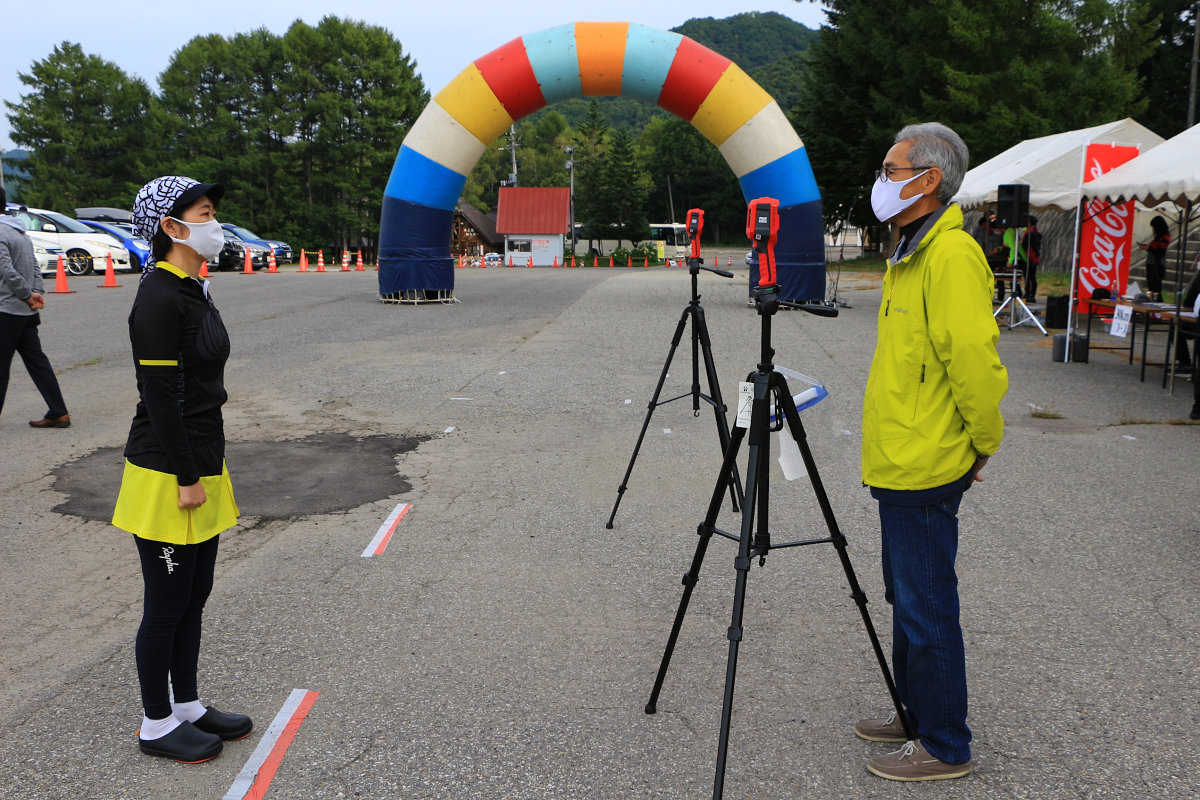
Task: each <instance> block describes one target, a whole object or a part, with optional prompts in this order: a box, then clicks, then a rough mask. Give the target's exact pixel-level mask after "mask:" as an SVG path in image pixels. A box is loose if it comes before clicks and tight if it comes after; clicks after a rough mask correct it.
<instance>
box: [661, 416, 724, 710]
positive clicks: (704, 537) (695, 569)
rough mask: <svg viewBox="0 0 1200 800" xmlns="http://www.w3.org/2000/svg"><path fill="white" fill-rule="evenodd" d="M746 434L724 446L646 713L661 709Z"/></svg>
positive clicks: (697, 530)
mask: <svg viewBox="0 0 1200 800" xmlns="http://www.w3.org/2000/svg"><path fill="white" fill-rule="evenodd" d="M744 434H745V430H744V429H743V428H735V429H734V431H733V438H732V439H731V441H730V444H729V447H727V448H725V458H724V460H723V461H722V462H721V474H720V475H719V476H718V477H717V485H716V488H715V489H713V494H712V499H711V500H710V501H709V504H708V513H707V514H706V515H705V517H704V522H702V523H700V526H699V527H698V528H697V529H696V532H697V533H698V534H699V535H700V541H699V542H697V543H696V554H695V555H694V556H693V557H692V565H691V567H690V568H688V571H687V574H685V575H684V576H683V597H681V598H680V599H679V610H678V611H676V612H675V622H674V624H672V625H671V635H670V636H669V637H667V647H666V649H665V650H664V651H663V657H662V661H661V662H660V663H659V665H658V676H657V677H656V678H655V679H654V688H653V689H652V690H651V691H650V700H649V701H648V702H647V703H646V713H647V714H653V713H655V712H656V711H658V695H659V693H660V692H661V691H662V686H663V681H665V680H666V678H667V669H668V668H669V667H670V666H671V656H672V655H673V654H674V652H675V643H676V642H677V641H678V640H679V630H680V629H681V628H682V627H683V617H684V615H685V614H687V609H688V603H690V602H691V599H692V590H693V589H694V588H695V587H696V582H697V581H698V580H699V579H700V565H701V564H702V563H703V562H704V553H705V551H706V550H707V549H708V543H709V542H710V541H711V540H712V535H713V528H714V527H716V524H717V515H718V514H719V513H720V511H721V500H722V499H723V498H724V497H725V486H726V480H727V476H728V474H729V470H730V469H731V468H732V466H733V463H734V460H735V459H736V458H737V451H738V447H739V446H740V445H741V443H742V436H743V435H744Z"/></svg>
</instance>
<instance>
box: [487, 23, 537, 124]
mask: <svg viewBox="0 0 1200 800" xmlns="http://www.w3.org/2000/svg"><path fill="white" fill-rule="evenodd" d="M475 66H476V67H478V69H479V72H480V74H481V75H483V80H484V81H485V82H486V83H487V85H488V88H490V89H491V90H492V91H493V92H495V94H496V99H497V100H499V101H500V104H501V105H503V106H504V110H505V111H507V112H508V115H509V116H510V117H512V118H513V119H514V120H518V119H524V118H525V117H527V116H529V115H530V114H532V113H533V112H534V111H537V110H538V109H539V108H542V107H543V106H545V105H546V98H545V97H543V96H542V87H541V85H540V84H539V83H538V80H537V77H535V76H534V74H533V65H532V64H530V63H529V55H528V54H527V53H526V52H525V43H524V42H522V41H521V40H520V39H513V40H512V41H511V42H509V43H508V44H506V45H503V46H502V47H497V48H496V49H495V50H493V51H492V52H490V53H488V54H487V55H485V56H483V57H481V58H478V59H476V60H475Z"/></svg>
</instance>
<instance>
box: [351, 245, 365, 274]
mask: <svg viewBox="0 0 1200 800" xmlns="http://www.w3.org/2000/svg"><path fill="white" fill-rule="evenodd" d="M354 271H355V272H366V271H367V268H366V267H364V266H363V263H362V250H359V251H358V266H357V267H355V268H354Z"/></svg>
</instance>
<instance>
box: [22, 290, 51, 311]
mask: <svg viewBox="0 0 1200 800" xmlns="http://www.w3.org/2000/svg"><path fill="white" fill-rule="evenodd" d="M25 302H26V303H27V304H28V305H29V307H30V308H31V309H32V310H34V311H38V310H40V309H43V308H45V307H46V296H45V295H43V294H42V293H41V292H34V293H33V294H31V295H29V299H27V300H26V301H25Z"/></svg>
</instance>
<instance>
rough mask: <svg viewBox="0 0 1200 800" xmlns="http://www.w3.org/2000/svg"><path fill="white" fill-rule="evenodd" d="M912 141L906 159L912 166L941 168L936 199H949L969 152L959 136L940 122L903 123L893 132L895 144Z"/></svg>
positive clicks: (944, 201) (964, 170)
mask: <svg viewBox="0 0 1200 800" xmlns="http://www.w3.org/2000/svg"><path fill="white" fill-rule="evenodd" d="M900 142H912V147H911V148H910V149H909V151H908V160H909V161H910V162H911V163H912V165H913V166H914V167H920V166H927V167H937V168H938V169H940V170H941V171H942V183H941V185H940V186H938V200H940V201H942V202H943V203H949V202H950V198H952V197H954V195H956V194H957V193H958V187H960V186H962V182H963V177H964V176H965V175H966V174H967V164H968V163H970V155H969V153H968V152H967V143H966V142H964V141H963V140H962V137H961V136H959V135H958V134H957V133H955V132H954V131H952V130H951V129H950V128H948V127H946V126H945V125H943V124H942V123H940V122H922V123H919V124H917V125H906V126H904V127H903V128H901V129H900V132H899V133H897V134H896V142H895V143H896V144H899V143H900Z"/></svg>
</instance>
